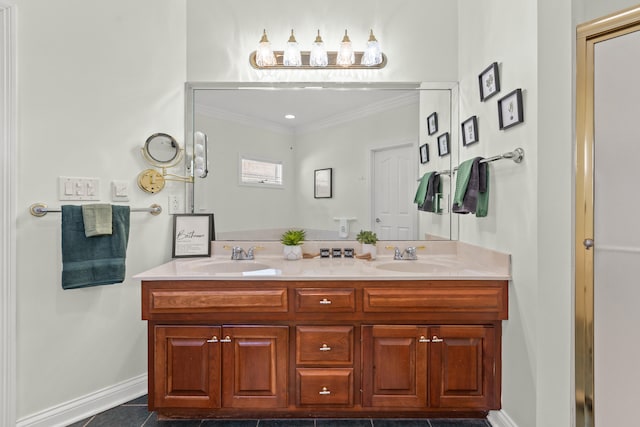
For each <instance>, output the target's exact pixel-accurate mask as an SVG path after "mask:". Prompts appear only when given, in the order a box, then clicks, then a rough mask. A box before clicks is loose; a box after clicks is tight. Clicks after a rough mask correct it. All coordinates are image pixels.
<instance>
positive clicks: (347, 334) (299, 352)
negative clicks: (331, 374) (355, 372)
mask: <svg viewBox="0 0 640 427" xmlns="http://www.w3.org/2000/svg"><path fill="white" fill-rule="evenodd" d="M296 363H297V364H299V365H303V364H323V365H350V364H352V363H353V326H298V327H297V328H296Z"/></svg>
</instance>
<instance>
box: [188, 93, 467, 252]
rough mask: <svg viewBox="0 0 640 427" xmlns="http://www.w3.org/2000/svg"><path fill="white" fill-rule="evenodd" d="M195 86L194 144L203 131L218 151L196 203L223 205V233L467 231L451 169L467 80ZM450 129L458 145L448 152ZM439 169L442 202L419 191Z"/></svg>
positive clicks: (195, 190) (238, 236)
mask: <svg viewBox="0 0 640 427" xmlns="http://www.w3.org/2000/svg"><path fill="white" fill-rule="evenodd" d="M186 89H187V90H186V138H185V141H187V144H186V145H189V141H192V140H193V135H194V133H195V132H203V133H204V134H206V135H207V138H208V159H209V164H208V170H209V175H208V177H207V178H206V179H198V178H196V179H195V182H194V184H193V186H189V187H190V188H189V190H188V192H189V194H188V205H189V206H191V210H192V212H194V213H200V212H207V213H214V214H215V221H216V238H217V239H219V240H278V239H279V237H280V234H281V233H282V231H283V230H285V229H289V228H303V229H305V230H306V231H307V240H337V239H354V238H355V235H356V234H357V233H358V231H360V230H363V229H364V230H374V231H375V232H376V233H377V235H378V238H379V239H380V240H449V239H457V234H458V226H457V220H456V218H454V217H452V215H451V213H450V208H449V205H450V201H451V190H452V182H451V179H450V175H447V172H448V171H450V170H451V169H452V167H453V166H454V165H457V163H458V144H457V141H458V131H457V129H458V93H457V84H448V83H441V84H428V83H401V84H364V83H360V84H328V83H322V84H317V83H316V84H312V83H309V84H302V83H286V84H280V83H269V84H262V83H252V84H222V83H188V84H187V86H186ZM434 113H435V114H436V117H437V130H436V131H435V132H431V134H430V133H429V130H428V126H427V118H428V117H430V116H431V117H432V118H433V114H434ZM292 116H293V117H292ZM445 134H448V135H447V136H448V140H449V149H448V150H446V151H445V152H440V150H439V149H438V148H439V147H438V140H439V139H440V141H442V140H443V139H444V137H443V135H445ZM425 144H426V147H425ZM425 154H426V156H425ZM441 154H442V155H441ZM429 171H438V172H444V173H443V174H442V175H441V189H442V191H441V197H440V201H441V203H440V206H439V207H440V211H439V212H425V211H420V210H418V207H417V205H416V204H415V203H414V196H415V193H416V190H417V186H418V180H419V178H420V177H421V176H422V175H423V174H424V173H426V172H429Z"/></svg>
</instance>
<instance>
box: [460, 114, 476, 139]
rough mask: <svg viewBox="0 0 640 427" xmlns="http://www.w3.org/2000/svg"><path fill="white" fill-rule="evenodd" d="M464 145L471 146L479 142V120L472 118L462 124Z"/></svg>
mask: <svg viewBox="0 0 640 427" xmlns="http://www.w3.org/2000/svg"><path fill="white" fill-rule="evenodd" d="M461 127H462V145H465V146H466V145H470V144H474V143H476V142H478V118H477V117H476V116H471V117H469V118H468V119H467V120H465V121H464V122H462V125H461Z"/></svg>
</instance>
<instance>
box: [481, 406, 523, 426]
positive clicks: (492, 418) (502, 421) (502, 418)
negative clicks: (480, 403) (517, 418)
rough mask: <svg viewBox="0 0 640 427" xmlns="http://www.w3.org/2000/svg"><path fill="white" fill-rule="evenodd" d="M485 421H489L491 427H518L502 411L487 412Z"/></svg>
mask: <svg viewBox="0 0 640 427" xmlns="http://www.w3.org/2000/svg"><path fill="white" fill-rule="evenodd" d="M487 421H489V423H490V424H491V425H492V427H518V426H517V424H516V423H515V422H514V421H513V420H512V419H511V417H509V415H507V413H506V412H504V410H500V411H489V415H488V416H487Z"/></svg>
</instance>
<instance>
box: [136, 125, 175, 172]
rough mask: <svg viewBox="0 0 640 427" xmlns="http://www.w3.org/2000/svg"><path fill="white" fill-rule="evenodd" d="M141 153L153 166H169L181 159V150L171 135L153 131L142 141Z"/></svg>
mask: <svg viewBox="0 0 640 427" xmlns="http://www.w3.org/2000/svg"><path fill="white" fill-rule="evenodd" d="M142 154H143V156H144V158H145V159H146V160H147V161H148V162H149V163H150V164H152V165H153V166H156V167H161V168H169V167H172V166H175V165H176V164H178V163H179V162H180V160H182V156H183V150H182V149H181V148H180V144H178V141H176V140H175V138H174V137H172V136H171V135H168V134H166V133H154V134H153V135H151V136H150V137H149V138H147V140H146V142H145V143H144V147H143V148H142Z"/></svg>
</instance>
